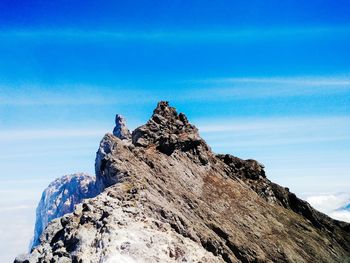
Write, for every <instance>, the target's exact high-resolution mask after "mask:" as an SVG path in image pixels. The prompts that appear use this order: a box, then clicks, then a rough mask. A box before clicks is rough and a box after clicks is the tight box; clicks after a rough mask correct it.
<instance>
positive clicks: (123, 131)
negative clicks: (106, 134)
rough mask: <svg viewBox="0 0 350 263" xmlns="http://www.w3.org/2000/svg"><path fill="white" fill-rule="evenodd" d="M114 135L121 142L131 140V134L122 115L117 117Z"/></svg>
mask: <svg viewBox="0 0 350 263" xmlns="http://www.w3.org/2000/svg"><path fill="white" fill-rule="evenodd" d="M113 135H114V136H116V137H118V138H119V139H121V140H124V139H131V133H130V131H129V129H128V128H127V127H126V121H125V119H124V117H123V116H122V115H120V114H117V115H115V127H114V130H113Z"/></svg>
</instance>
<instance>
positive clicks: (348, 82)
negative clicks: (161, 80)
mask: <svg viewBox="0 0 350 263" xmlns="http://www.w3.org/2000/svg"><path fill="white" fill-rule="evenodd" d="M200 82H207V83H251V84H252V83H257V84H292V85H298V86H348V88H350V87H349V86H350V77H349V76H347V77H346V76H328V77H327V76H295V77H244V78H241V77H237V78H230V77H228V78H216V79H206V80H200Z"/></svg>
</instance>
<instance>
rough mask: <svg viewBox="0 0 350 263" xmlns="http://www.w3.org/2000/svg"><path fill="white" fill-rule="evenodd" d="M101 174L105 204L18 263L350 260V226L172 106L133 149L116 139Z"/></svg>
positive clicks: (100, 157)
mask: <svg viewBox="0 0 350 263" xmlns="http://www.w3.org/2000/svg"><path fill="white" fill-rule="evenodd" d="M118 123H119V122H118ZM95 165H96V183H94V185H95V189H94V190H97V191H98V192H99V194H98V195H97V196H96V197H94V198H91V199H85V200H84V201H83V203H81V204H78V205H76V207H75V208H74V212H73V213H69V214H66V215H64V216H63V217H61V218H57V219H55V220H52V221H51V222H50V223H49V224H48V226H47V227H46V228H45V230H44V232H43V233H42V234H41V236H40V242H39V244H38V246H36V247H35V248H33V250H32V251H31V254H30V255H28V260H27V259H22V258H20V259H18V260H16V261H15V262H16V263H19V262H21V263H25V262H93V263H95V262H121V261H123V262H165V263H175V262H197V263H198V262H213V263H214V262H215V263H216V262H217V263H233V262H237V263H238V262H305V263H306V262H344V259H347V258H349V256H350V252H349V251H350V236H349V229H350V224H347V223H345V222H340V221H336V220H332V219H331V218H329V217H327V216H326V215H324V214H322V213H320V212H318V211H316V210H315V209H313V208H312V207H311V206H310V205H309V204H308V203H307V202H305V201H303V200H301V199H299V198H298V197H297V196H296V195H295V194H293V193H291V192H290V191H289V189H288V188H285V187H282V186H280V185H278V184H275V183H273V182H271V181H270V180H269V179H268V178H267V176H266V174H265V171H264V166H263V165H262V164H260V163H259V162H257V161H255V160H250V159H249V160H242V159H240V158H237V157H234V156H232V155H229V154H218V155H215V154H213V153H212V151H211V150H210V148H209V147H208V146H207V144H206V143H205V141H204V140H203V139H202V138H201V137H200V136H199V134H198V130H197V128H196V127H195V126H193V125H192V124H190V123H189V122H188V121H187V118H185V116H184V115H181V114H178V113H177V112H176V110H175V108H173V107H171V106H169V103H168V102H159V103H158V105H157V107H156V109H155V110H154V112H153V115H152V117H151V118H150V120H149V121H148V122H147V123H146V124H144V125H142V126H140V127H138V128H137V129H135V130H134V131H133V133H132V143H131V141H130V140H123V139H120V138H118V137H117V136H114V135H112V134H106V135H105V136H104V138H103V139H102V141H101V143H100V147H99V150H98V152H97V155H96V163H95ZM69 185H71V184H69ZM100 190H101V191H100ZM75 192H76V191H74V193H75ZM63 194H65V191H63ZM63 196H64V195H63ZM53 203H55V202H53ZM64 203H65V202H64Z"/></svg>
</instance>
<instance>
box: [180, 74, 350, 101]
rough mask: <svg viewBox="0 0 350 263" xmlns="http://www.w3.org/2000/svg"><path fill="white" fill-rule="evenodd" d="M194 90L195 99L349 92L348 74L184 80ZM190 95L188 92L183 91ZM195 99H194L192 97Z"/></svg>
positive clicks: (349, 79) (349, 81)
mask: <svg viewBox="0 0 350 263" xmlns="http://www.w3.org/2000/svg"><path fill="white" fill-rule="evenodd" d="M186 82H187V83H188V84H191V85H193V86H194V87H196V89H197V92H196V94H197V95H198V96H197V99H202V100H203V99H205V100H215V99H218V98H220V99H221V100H231V99H254V98H273V97H291V96H310V95H331V94H339V93H344V92H347V93H348V92H350V75H349V74H346V75H339V76H293V77H283V76H279V77H276V76H272V77H227V78H212V79H201V80H188V81H186ZM187 93H188V94H187V96H190V94H191V91H188V92H187ZM194 99H195V98H194Z"/></svg>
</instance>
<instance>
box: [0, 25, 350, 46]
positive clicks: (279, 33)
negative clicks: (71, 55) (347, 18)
mask: <svg viewBox="0 0 350 263" xmlns="http://www.w3.org/2000/svg"><path fill="white" fill-rule="evenodd" d="M334 34H341V35H342V34H345V35H347V34H350V25H345V26H333V27H330V26H328V27H321V26H318V27H315V26H313V27H311V26H310V27H266V28H261V27H260V28H230V29H223V28H212V29H207V30H195V29H187V30H148V31H137V30H128V31H126V30H81V29H74V28H65V29H42V30H21V29H19V30H6V31H4V30H3V31H0V38H19V39H26V40H28V39H29V40H33V39H34V40H35V39H61V40H69V41H86V40H90V41H106V40H109V41H125V40H127V41H140V40H143V41H162V42H176V43H179V42H189V41H206V42H208V41H235V42H244V41H256V40H262V39H264V40H266V39H275V40H281V39H283V38H286V37H294V38H298V37H302V38H310V37H315V36H326V35H329V36H330V35H334ZM294 40H295V39H294Z"/></svg>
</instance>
